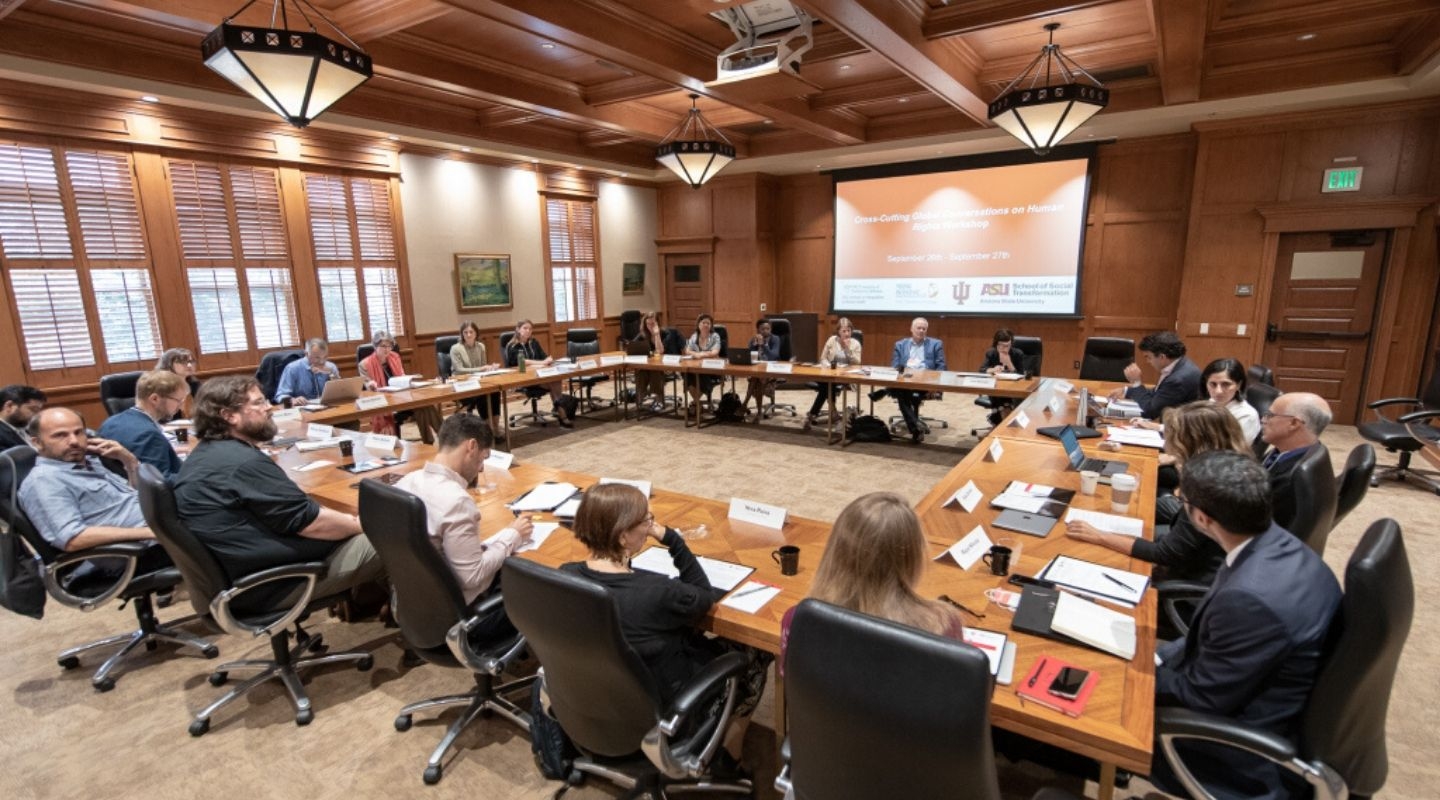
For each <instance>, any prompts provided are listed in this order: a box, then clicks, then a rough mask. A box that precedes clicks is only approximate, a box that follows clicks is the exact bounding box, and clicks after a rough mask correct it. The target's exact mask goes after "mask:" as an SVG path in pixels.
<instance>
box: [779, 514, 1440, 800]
mask: <svg viewBox="0 0 1440 800" xmlns="http://www.w3.org/2000/svg"><path fill="white" fill-rule="evenodd" d="M1414 609H1415V590H1414V585H1413V583H1412V577H1411V573H1410V562H1409V559H1408V558H1407V556H1406V555H1405V543H1404V540H1403V539H1402V538H1401V535H1400V526H1399V525H1397V524H1396V523H1395V521H1394V520H1390V519H1382V520H1377V521H1376V522H1374V523H1373V524H1371V526H1370V528H1369V529H1368V530H1367V531H1366V532H1365V536H1364V537H1363V538H1362V539H1361V540H1360V543H1359V544H1358V545H1356V547H1355V552H1354V553H1352V554H1351V556H1350V562H1349V564H1348V565H1347V566H1346V568H1345V596H1344V598H1343V599H1342V600H1341V602H1340V609H1339V611H1338V612H1337V614H1336V617H1335V620H1334V621H1333V622H1332V623H1331V627H1330V643H1329V645H1328V647H1327V651H1328V654H1327V656H1326V658H1325V662H1324V664H1323V665H1322V666H1321V668H1320V672H1319V675H1318V676H1317V677H1316V680H1315V688H1314V689H1313V690H1311V692H1310V699H1309V700H1308V701H1307V702H1306V704H1305V711H1304V714H1303V716H1302V717H1301V720H1300V726H1299V736H1298V737H1297V740H1296V741H1291V740H1290V739H1289V738H1287V737H1284V736H1280V735H1277V734H1275V733H1272V732H1270V731H1266V730H1259V729H1255V728H1250V727H1248V726H1246V725H1245V724H1244V723H1241V722H1237V721H1235V720H1234V719H1230V718H1228V717H1219V716H1212V715H1210V714H1205V713H1202V712H1198V711H1191V710H1189V709H1182V708H1157V709H1155V732H1156V733H1157V734H1158V735H1159V737H1160V743H1161V750H1162V752H1163V754H1164V758H1165V760H1166V761H1167V762H1169V764H1170V767H1171V768H1172V769H1173V770H1174V772H1175V774H1176V775H1177V776H1178V777H1179V779H1180V781H1181V782H1182V783H1183V784H1184V786H1185V789H1186V791H1188V792H1189V793H1190V796H1191V797H1194V798H1197V800H1199V799H1200V798H1208V797H1209V796H1210V795H1209V794H1206V793H1205V787H1204V786H1202V785H1201V784H1200V783H1199V781H1198V780H1197V779H1196V778H1195V776H1194V775H1193V774H1191V772H1190V771H1189V770H1188V769H1187V768H1186V765H1185V763H1184V760H1183V758H1182V756H1181V754H1179V753H1178V752H1177V751H1176V747H1175V745H1176V743H1177V742H1181V741H1185V740H1197V741H1202V742H1206V743H1207V744H1209V745H1210V746H1211V747H1214V746H1215V745H1224V746H1227V747H1233V748H1235V749H1236V750H1239V751H1242V752H1248V753H1253V754H1256V755H1259V756H1261V757H1263V758H1266V759H1268V760H1269V761H1271V762H1273V763H1275V764H1277V765H1279V766H1280V767H1282V768H1283V769H1285V770H1288V771H1289V772H1291V773H1293V774H1295V775H1297V776H1299V777H1300V778H1302V779H1304V782H1306V783H1308V784H1310V786H1311V787H1312V788H1313V789H1314V792H1315V795H1314V796H1315V800H1340V799H1341V798H1344V797H1346V795H1347V794H1349V795H1350V796H1355V797H1370V796H1373V795H1374V794H1376V793H1377V792H1379V791H1380V790H1381V789H1382V788H1383V787H1384V786H1385V778H1386V775H1387V773H1388V771H1389V763H1388V760H1387V756H1386V750H1385V717H1386V713H1387V712H1388V710H1389V705H1390V696H1391V689H1392V686H1393V684H1394V682H1395V670H1396V667H1397V665H1398V664H1399V662H1400V653H1401V651H1402V650H1403V649H1404V647H1405V639H1406V638H1407V637H1408V636H1409V633H1410V622H1411V618H1412V617H1413V615H1414ZM791 646H792V647H793V646H794V645H793V641H792V645H791ZM1212 752H1213V751H1212ZM1212 758H1213V756H1212Z"/></svg>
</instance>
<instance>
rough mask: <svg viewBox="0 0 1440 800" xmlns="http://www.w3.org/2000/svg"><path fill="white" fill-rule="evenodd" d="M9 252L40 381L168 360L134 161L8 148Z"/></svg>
mask: <svg viewBox="0 0 1440 800" xmlns="http://www.w3.org/2000/svg"><path fill="white" fill-rule="evenodd" d="M0 251H3V253H4V256H5V266H6V271H7V273H8V277H9V286H10V291H11V293H12V295H13V297H14V300H15V308H16V312H17V315H18V317H19V323H20V331H19V333H20V338H21V339H22V340H23V342H24V347H25V359H26V368H27V370H28V372H29V373H30V379H31V380H34V374H35V373H37V372H44V371H47V370H64V369H74V368H84V367H97V366H98V367H101V368H108V367H109V366H110V365H113V364H116V363H134V362H139V361H145V360H149V359H152V358H155V357H156V356H157V355H158V354H159V352H160V325H159V320H158V318H157V316H156V312H155V297H154V292H153V290H152V279H151V274H150V259H149V253H148V251H147V248H146V244H145V237H144V233H143V230H142V226H141V221H140V205H139V201H138V200H137V198H136V195H135V179H134V172H133V169H132V166H131V163H130V157H129V156H128V155H126V154H125V153H116V152H106V151H97V150H88V149H78V148H77V149H60V148H54V147H49V146H44V145H34V144H20V143H14V142H0ZM82 286H83V287H84V288H85V290H82ZM97 337H98V338H97ZM102 350H103V353H104V358H103V363H102V361H101V359H100V358H97V352H101V351H102Z"/></svg>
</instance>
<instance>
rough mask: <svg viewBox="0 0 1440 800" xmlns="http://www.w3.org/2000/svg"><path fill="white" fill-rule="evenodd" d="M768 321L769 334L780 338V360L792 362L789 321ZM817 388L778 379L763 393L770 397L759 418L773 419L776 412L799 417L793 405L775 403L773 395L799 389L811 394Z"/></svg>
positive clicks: (779, 318)
mask: <svg viewBox="0 0 1440 800" xmlns="http://www.w3.org/2000/svg"><path fill="white" fill-rule="evenodd" d="M768 321H769V323H770V332H771V333H772V334H774V335H776V336H778V337H780V360H781V361H791V360H793V359H794V358H795V351H794V348H793V347H792V346H791V343H790V320H788V319H785V318H784V317H775V318H773V319H770V320H768ZM818 388H819V386H817V385H816V384H813V383H796V382H794V381H788V380H786V379H784V378H779V379H777V380H776V381H775V383H774V384H772V385H770V386H769V387H767V388H766V391H765V393H766V394H767V395H768V396H769V397H770V402H769V403H766V404H765V406H764V407H763V408H761V409H760V416H762V417H765V418H769V417H773V416H775V413H776V412H777V411H784V412H785V413H787V414H789V415H790V416H792V417H795V416H799V412H797V411H796V410H795V406H794V404H792V403H778V402H776V400H775V393H776V392H778V391H782V390H783V391H791V392H793V391H798V390H801V389H807V390H809V391H812V392H813V391H815V390H816V389H818Z"/></svg>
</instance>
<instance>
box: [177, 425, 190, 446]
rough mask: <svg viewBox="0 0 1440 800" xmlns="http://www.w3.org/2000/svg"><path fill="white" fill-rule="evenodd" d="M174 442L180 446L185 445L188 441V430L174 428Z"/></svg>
mask: <svg viewBox="0 0 1440 800" xmlns="http://www.w3.org/2000/svg"><path fill="white" fill-rule="evenodd" d="M175 441H177V442H179V443H180V444H185V443H186V442H188V441H190V429H189V428H176V429H175Z"/></svg>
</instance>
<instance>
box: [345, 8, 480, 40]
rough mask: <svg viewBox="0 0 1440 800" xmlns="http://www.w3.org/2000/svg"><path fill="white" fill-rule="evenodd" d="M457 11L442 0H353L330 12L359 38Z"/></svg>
mask: <svg viewBox="0 0 1440 800" xmlns="http://www.w3.org/2000/svg"><path fill="white" fill-rule="evenodd" d="M451 11H454V9H453V8H451V7H450V5H449V4H448V3H444V2H441V0H350V2H348V3H346V4H345V5H343V6H340V8H338V9H336V10H335V13H334V14H331V15H329V16H330V18H331V19H332V20H334V21H335V24H336V26H338V27H339V28H340V30H342V31H344V32H345V34H346V35H347V36H349V37H350V38H352V39H354V40H355V41H357V42H359V43H360V44H361V46H362V47H363V46H364V45H365V43H366V42H369V41H373V40H375V39H383V38H384V37H386V36H389V35H390V34H392V33H399V32H400V31H403V30H405V29H406V28H412V27H414V26H416V25H419V24H421V23H425V22H429V21H431V20H433V19H439V18H440V17H443V16H445V15H446V14H449V13H450V12H451Z"/></svg>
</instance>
